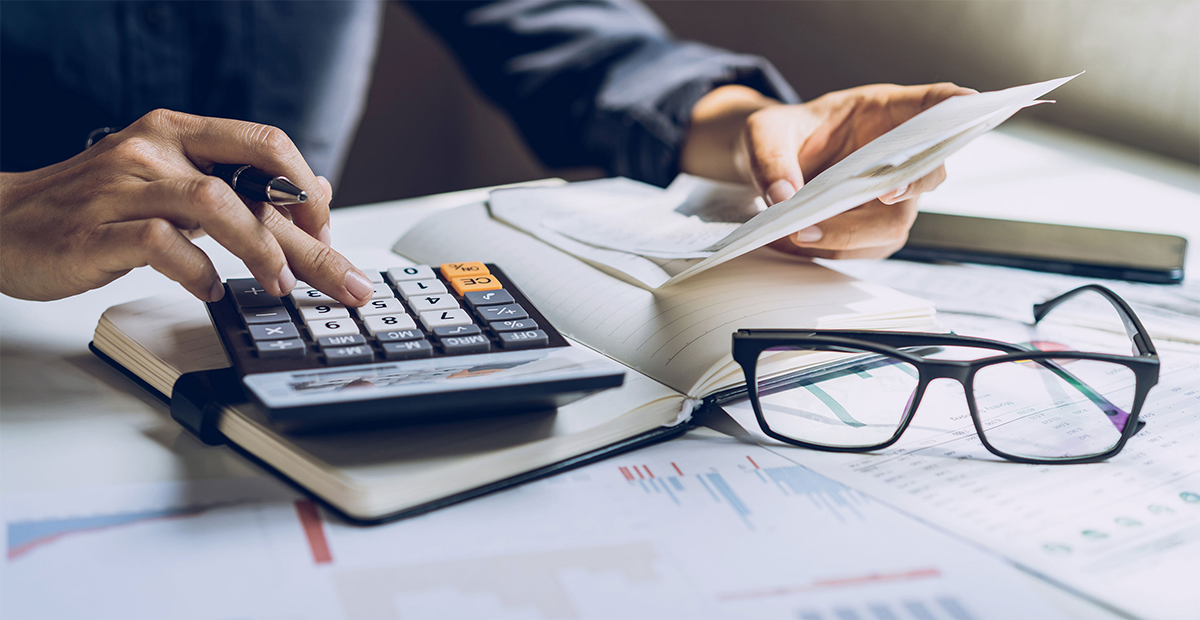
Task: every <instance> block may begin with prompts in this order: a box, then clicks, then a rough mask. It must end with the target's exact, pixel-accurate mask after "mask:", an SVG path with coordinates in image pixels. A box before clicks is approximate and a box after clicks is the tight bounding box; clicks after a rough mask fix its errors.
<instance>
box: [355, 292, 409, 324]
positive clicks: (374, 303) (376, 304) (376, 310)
mask: <svg viewBox="0 0 1200 620" xmlns="http://www.w3.org/2000/svg"><path fill="white" fill-rule="evenodd" d="M354 311H355V312H356V313H357V314H358V318H360V319H365V318H367V317H369V316H377V315H380V314H404V306H401V305H400V300H399V299H396V298H395V297H392V298H389V299H372V300H371V301H368V302H367V305H365V306H363V307H361V308H356V309H355V310H354Z"/></svg>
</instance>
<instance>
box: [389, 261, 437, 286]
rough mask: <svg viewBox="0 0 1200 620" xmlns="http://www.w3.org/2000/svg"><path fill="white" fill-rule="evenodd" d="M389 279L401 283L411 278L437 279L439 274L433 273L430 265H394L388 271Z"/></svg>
mask: <svg viewBox="0 0 1200 620" xmlns="http://www.w3.org/2000/svg"><path fill="white" fill-rule="evenodd" d="M387 278H388V280H391V281H392V284H396V285H399V284H400V283H401V282H407V281H409V280H436V279H437V276H435V275H433V269H430V267H429V265H416V266H413V267H392V268H391V269H388V271H387Z"/></svg>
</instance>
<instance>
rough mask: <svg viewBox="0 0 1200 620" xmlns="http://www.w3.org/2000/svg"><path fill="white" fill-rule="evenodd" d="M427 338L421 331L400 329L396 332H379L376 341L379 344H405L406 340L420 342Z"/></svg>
mask: <svg viewBox="0 0 1200 620" xmlns="http://www.w3.org/2000/svg"><path fill="white" fill-rule="evenodd" d="M424 337H425V334H424V333H422V332H421V330H419V329H398V330H395V331H387V332H379V333H377V334H375V340H378V341H379V344H383V343H385V342H404V341H406V340H420V339H422V338H424Z"/></svg>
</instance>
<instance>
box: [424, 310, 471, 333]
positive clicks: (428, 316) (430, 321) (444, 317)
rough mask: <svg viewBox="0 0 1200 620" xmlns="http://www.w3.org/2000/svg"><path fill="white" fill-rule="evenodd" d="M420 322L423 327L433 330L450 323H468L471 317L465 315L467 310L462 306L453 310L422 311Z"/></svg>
mask: <svg viewBox="0 0 1200 620" xmlns="http://www.w3.org/2000/svg"><path fill="white" fill-rule="evenodd" d="M421 323H423V324H424V325H425V329H428V330H429V331H433V330H435V329H437V328H439V327H444V326H450V325H470V324H471V323H472V321H471V317H470V316H468V315H467V311H466V310H463V309H462V308H456V309H454V310H435V311H433V312H422V313H421Z"/></svg>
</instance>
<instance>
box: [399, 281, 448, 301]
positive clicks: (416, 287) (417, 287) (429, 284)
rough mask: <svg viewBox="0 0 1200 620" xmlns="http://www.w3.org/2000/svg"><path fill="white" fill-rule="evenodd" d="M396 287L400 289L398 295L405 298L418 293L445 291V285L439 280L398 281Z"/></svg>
mask: <svg viewBox="0 0 1200 620" xmlns="http://www.w3.org/2000/svg"><path fill="white" fill-rule="evenodd" d="M396 288H398V289H400V296H401V297H403V298H405V299H412V298H413V297H417V296H420V295H443V294H445V293H446V285H445V284H442V281H441V280H410V281H408V282H400V283H398V284H397V285H396Z"/></svg>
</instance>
